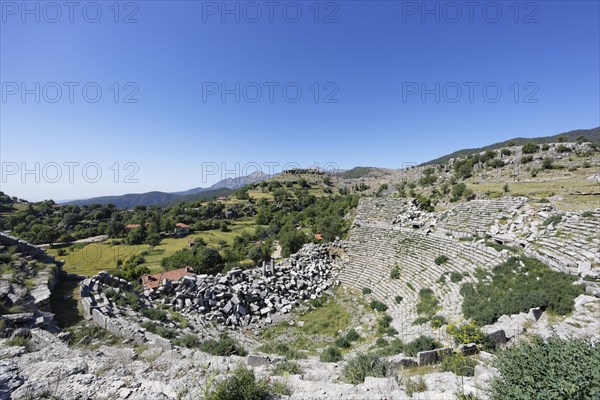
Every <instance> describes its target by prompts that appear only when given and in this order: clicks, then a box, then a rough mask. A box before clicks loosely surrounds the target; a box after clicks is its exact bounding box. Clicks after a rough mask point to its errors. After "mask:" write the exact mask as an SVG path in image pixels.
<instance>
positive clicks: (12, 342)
mask: <svg viewBox="0 0 600 400" xmlns="http://www.w3.org/2000/svg"><path fill="white" fill-rule="evenodd" d="M4 345H5V346H6V347H10V346H21V347H25V351H26V352H29V351H31V349H32V345H31V339H29V338H26V337H22V336H15V337H13V338H10V339H7V340H6V342H4Z"/></svg>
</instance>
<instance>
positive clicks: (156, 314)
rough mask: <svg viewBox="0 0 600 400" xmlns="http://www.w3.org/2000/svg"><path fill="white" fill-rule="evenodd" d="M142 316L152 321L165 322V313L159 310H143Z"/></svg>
mask: <svg viewBox="0 0 600 400" xmlns="http://www.w3.org/2000/svg"><path fill="white" fill-rule="evenodd" d="M142 314H143V315H144V316H145V317H146V318H150V319H152V320H154V321H161V322H165V321H166V320H167V312H166V311H165V310H161V309H160V308H145V309H143V310H142Z"/></svg>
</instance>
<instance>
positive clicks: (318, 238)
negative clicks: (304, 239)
mask: <svg viewBox="0 0 600 400" xmlns="http://www.w3.org/2000/svg"><path fill="white" fill-rule="evenodd" d="M315 240H323V235H321V234H320V233H315Z"/></svg>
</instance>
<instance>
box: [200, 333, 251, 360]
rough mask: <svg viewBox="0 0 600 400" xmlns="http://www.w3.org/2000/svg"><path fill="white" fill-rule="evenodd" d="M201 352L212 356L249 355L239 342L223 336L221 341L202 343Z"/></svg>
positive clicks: (213, 340) (211, 340)
mask: <svg viewBox="0 0 600 400" xmlns="http://www.w3.org/2000/svg"><path fill="white" fill-rule="evenodd" d="M199 348H200V350H202V351H203V352H205V353H208V354H212V355H213V356H225V357H228V356H232V355H237V356H245V355H247V354H248V352H247V351H246V349H244V348H243V347H242V346H241V345H240V344H239V343H238V342H236V341H235V340H233V339H232V338H230V337H229V336H226V335H223V336H221V337H220V338H219V340H215V339H209V340H207V341H205V342H202V343H200V345H199Z"/></svg>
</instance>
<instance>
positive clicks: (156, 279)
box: [142, 267, 194, 289]
mask: <svg viewBox="0 0 600 400" xmlns="http://www.w3.org/2000/svg"><path fill="white" fill-rule="evenodd" d="M193 274H194V270H193V269H192V268H191V267H185V268H179V269H174V270H172V271H165V272H160V273H158V274H145V275H143V276H142V285H144V289H156V288H157V287H159V286H160V284H161V283H162V282H163V281H164V280H165V279H166V280H169V281H178V280H180V279H181V278H183V277H184V276H187V275H193Z"/></svg>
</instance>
